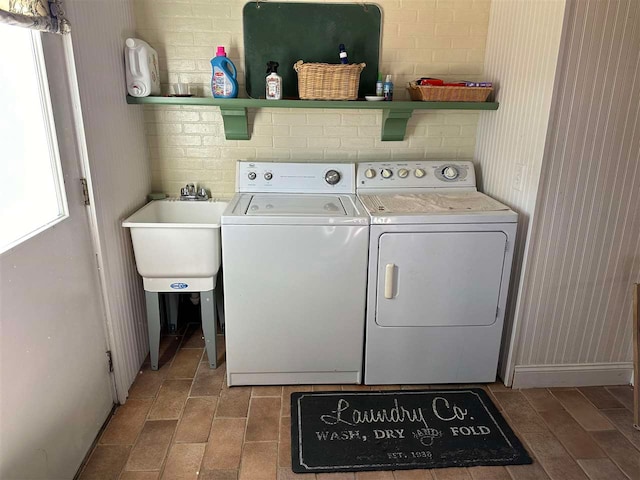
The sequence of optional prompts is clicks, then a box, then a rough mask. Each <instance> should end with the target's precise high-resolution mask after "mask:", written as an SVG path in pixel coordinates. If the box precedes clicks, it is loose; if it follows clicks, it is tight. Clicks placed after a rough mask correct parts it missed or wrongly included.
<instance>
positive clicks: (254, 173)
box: [247, 172, 256, 180]
mask: <svg viewBox="0 0 640 480" xmlns="http://www.w3.org/2000/svg"><path fill="white" fill-rule="evenodd" d="M247 177H248V178H249V180H255V179H256V172H249V173H248V175H247Z"/></svg>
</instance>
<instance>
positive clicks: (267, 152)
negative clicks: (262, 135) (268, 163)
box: [256, 147, 291, 161]
mask: <svg viewBox="0 0 640 480" xmlns="http://www.w3.org/2000/svg"><path fill="white" fill-rule="evenodd" d="M256 158H257V159H258V160H273V161H280V160H289V159H290V158H291V150H290V149H288V148H264V147H258V148H256Z"/></svg>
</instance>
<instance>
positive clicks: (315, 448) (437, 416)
mask: <svg viewBox="0 0 640 480" xmlns="http://www.w3.org/2000/svg"><path fill="white" fill-rule="evenodd" d="M291 457H292V468H293V471H294V472H296V473H310V472H314V473H322V472H352V471H365V470H406V469H415V468H441V467H472V466H478V465H522V464H528V463H531V458H530V457H529V455H528V454H527V452H526V450H525V449H524V447H523V446H522V444H521V443H520V441H519V440H518V438H517V437H516V435H515V433H514V432H513V430H511V428H510V427H509V425H507V423H506V421H505V420H504V418H502V416H501V415H500V413H499V412H498V409H497V408H496V407H495V405H494V404H493V402H491V399H490V398H489V396H488V395H487V393H486V392H485V391H484V390H482V389H480V388H467V389H463V390H449V389H446V390H444V389H443V390H399V391H359V392H296V393H292V394H291Z"/></svg>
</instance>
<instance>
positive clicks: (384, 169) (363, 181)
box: [356, 160, 476, 191]
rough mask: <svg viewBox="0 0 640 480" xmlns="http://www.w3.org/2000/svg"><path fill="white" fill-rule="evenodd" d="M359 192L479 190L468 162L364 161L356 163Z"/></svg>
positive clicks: (472, 169) (473, 171)
mask: <svg viewBox="0 0 640 480" xmlns="http://www.w3.org/2000/svg"><path fill="white" fill-rule="evenodd" d="M356 179H357V180H356V181H357V188H358V190H360V191H362V190H366V189H375V190H385V189H413V188H425V189H437V188H464V189H467V190H468V189H472V190H475V188H476V175H475V170H474V168H473V163H472V162H469V161H457V160H454V161H451V160H422V161H407V162H363V163H358V164H357V177H356Z"/></svg>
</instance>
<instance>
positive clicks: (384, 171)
mask: <svg viewBox="0 0 640 480" xmlns="http://www.w3.org/2000/svg"><path fill="white" fill-rule="evenodd" d="M380 175H382V178H391V177H392V176H393V172H392V171H391V170H389V169H388V168H383V169H382V171H381V172H380Z"/></svg>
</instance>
